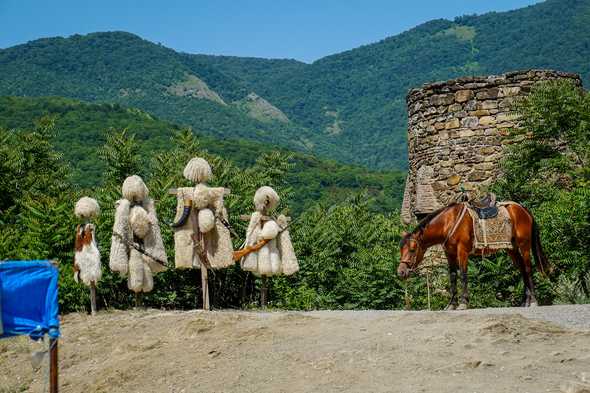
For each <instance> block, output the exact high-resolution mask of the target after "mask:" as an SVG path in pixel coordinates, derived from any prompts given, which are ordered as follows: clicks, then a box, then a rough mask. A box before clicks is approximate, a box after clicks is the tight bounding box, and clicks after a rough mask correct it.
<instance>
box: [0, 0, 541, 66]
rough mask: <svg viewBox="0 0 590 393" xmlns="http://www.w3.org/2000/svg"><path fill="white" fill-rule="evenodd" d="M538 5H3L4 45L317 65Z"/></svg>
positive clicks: (223, 1)
mask: <svg viewBox="0 0 590 393" xmlns="http://www.w3.org/2000/svg"><path fill="white" fill-rule="evenodd" d="M538 2H539V0H493V1H490V0H411V1H408V0H389V1H387V0H364V1H361V0H315V1H313V0H259V1H254V0H234V1H229V0H212V1H209V0H192V1H191V0H183V1H181V0H159V1H156V0H143V1H141V0H133V1H132V0H0V26H1V27H0V48H6V47H9V46H12V45H16V44H20V43H24V42H27V41H30V40H34V39H37V38H40V37H53V36H69V35H72V34H76V33H79V34H85V33H90V32H95V31H112V30H124V31H129V32H131V33H135V34H137V35H140V36H141V37H143V38H146V39H148V40H150V41H154V42H160V43H162V44H163V45H165V46H168V47H171V48H174V49H176V50H179V51H183V52H189V53H206V54H223V55H236V56H254V57H267V58H295V59H298V60H302V61H306V62H311V61H313V60H316V59H318V58H320V57H323V56H326V55H330V54H333V53H338V52H341V51H344V50H347V49H352V48H355V47H358V46H360V45H363V44H368V43H371V42H375V41H379V40H380V39H383V38H385V37H388V36H391V35H395V34H398V33H401V32H402V31H405V30H408V29H409V28H411V27H414V26H416V25H418V24H420V23H423V22H426V21H429V20H432V19H436V18H447V19H452V18H454V17H456V16H460V15H465V14H474V13H477V14H481V13H484V12H488V11H506V10H511V9H516V8H520V7H525V6H528V5H531V4H535V3H538Z"/></svg>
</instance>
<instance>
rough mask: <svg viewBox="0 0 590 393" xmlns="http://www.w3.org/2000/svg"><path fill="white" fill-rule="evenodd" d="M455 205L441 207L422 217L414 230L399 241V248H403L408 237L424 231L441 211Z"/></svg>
mask: <svg viewBox="0 0 590 393" xmlns="http://www.w3.org/2000/svg"><path fill="white" fill-rule="evenodd" d="M455 205H457V203H456V202H455V203H451V204H450V205H448V206H445V207H441V208H440V209H438V210H435V211H433V212H432V213H429V214H428V215H427V216H426V217H424V218H423V219H421V220H420V221H419V222H418V225H416V228H414V229H413V230H412V231H411V232H409V233H407V234H406V235H405V236H404V237H403V238H402V240H401V241H400V246H403V245H404V244H405V243H406V241H407V240H408V239H409V238H410V236H412V234H414V233H416V232H418V231H422V230H424V228H426V225H428V224H430V221H432V220H433V219H434V218H435V217H436V216H438V215H439V214H440V213H442V212H443V211H445V210H447V209H449V208H451V207H453V206H455Z"/></svg>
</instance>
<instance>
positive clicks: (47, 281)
mask: <svg viewBox="0 0 590 393" xmlns="http://www.w3.org/2000/svg"><path fill="white" fill-rule="evenodd" d="M58 276H59V272H58V269H57V267H55V266H54V265H53V264H52V263H51V262H49V261H6V262H0V315H1V316H0V323H2V328H3V329H2V333H1V335H0V338H4V337H10V336H17V335H27V336H30V337H31V338H33V339H38V338H41V337H43V336H44V335H46V334H47V335H49V337H51V338H57V337H59V306H58V302H57V285H58Z"/></svg>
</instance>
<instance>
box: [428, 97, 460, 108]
mask: <svg viewBox="0 0 590 393" xmlns="http://www.w3.org/2000/svg"><path fill="white" fill-rule="evenodd" d="M453 102H455V96H454V95H453V94H437V95H434V96H432V97H430V105H432V106H441V105H451V104H452V103H453Z"/></svg>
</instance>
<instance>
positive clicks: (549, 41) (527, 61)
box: [0, 0, 590, 168]
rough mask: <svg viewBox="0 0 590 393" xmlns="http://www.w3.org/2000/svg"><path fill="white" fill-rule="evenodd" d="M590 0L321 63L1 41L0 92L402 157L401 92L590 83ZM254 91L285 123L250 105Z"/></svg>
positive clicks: (408, 35)
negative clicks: (535, 81)
mask: <svg viewBox="0 0 590 393" xmlns="http://www.w3.org/2000/svg"><path fill="white" fill-rule="evenodd" d="M589 57H590V0H547V1H545V2H543V3H539V4H537V5H534V6H530V7H527V8H523V9H519V10H515V11H511V12H502V13H489V14H485V15H481V16H464V17H459V18H457V19H455V20H454V21H449V20H435V21H431V22H428V23H425V24H423V25H420V26H418V27H416V28H414V29H411V30H409V31H407V32H404V33H402V34H399V35H397V36H394V37H389V38H386V39H384V40H382V41H380V42H377V43H374V44H371V45H365V46H362V47H360V48H356V49H352V50H350V51H347V52H343V53H340V54H336V55H333V56H328V57H326V58H323V59H320V60H318V61H316V62H314V63H313V64H304V63H301V62H297V61H295V60H266V59H255V58H239V57H224V56H207V55H192V54H184V53H177V52H175V51H173V50H171V49H168V48H165V47H163V46H161V45H157V44H153V43H150V42H148V41H145V40H142V39H141V38H139V37H137V36H134V35H132V34H129V33H123V32H112V33H94V34H88V35H85V36H80V35H75V36H72V37H69V38H48V39H41V40H37V41H33V42H29V43H27V44H24V45H19V46H15V47H12V48H8V49H4V50H0V94H2V95H32V96H40V95H60V96H66V97H71V98H78V99H83V100H89V101H100V102H116V103H120V104H122V105H125V106H132V107H138V108H141V109H143V110H146V111H149V112H150V113H153V114H155V115H157V116H159V117H161V118H162V119H166V120H170V121H173V122H175V123H177V124H181V125H190V126H192V127H193V128H194V129H195V130H198V131H199V132H201V133H204V134H207V135H213V136H218V137H226V138H237V137H240V138H247V139H250V140H255V141H264V142H270V143H274V144H279V145H282V146H286V147H289V148H292V149H297V150H301V151H307V152H311V153H316V154H320V155H323V156H326V157H331V158H334V159H337V160H340V161H343V162H354V163H358V164H363V165H366V166H369V167H373V168H392V167H395V168H404V167H405V166H406V139H405V138H406V131H405V127H406V111H405V94H406V92H407V91H408V89H410V88H412V87H415V86H418V85H420V84H422V83H425V82H431V81H434V80H443V79H449V78H454V77H458V76H462V75H473V74H488V73H501V72H504V71H510V70H515V69H525V68H554V69H558V70H562V71H569V72H577V73H580V74H581V75H582V77H583V79H584V81H585V83H586V84H587V85H588V84H590V62H588V61H587V59H588V58H589ZM252 92H254V93H256V94H257V95H258V96H260V97H262V98H263V99H264V100H266V101H268V103H270V104H271V105H273V106H274V107H276V108H277V109H278V110H280V111H282V112H283V113H284V114H285V115H286V117H287V118H288V121H287V122H284V121H273V120H270V121H269V120H268V119H261V118H260V117H256V116H252V112H251V111H249V110H248V108H244V106H243V105H240V104H239V102H241V100H243V99H244V98H245V97H246V96H247V95H248V94H250V93H252Z"/></svg>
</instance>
